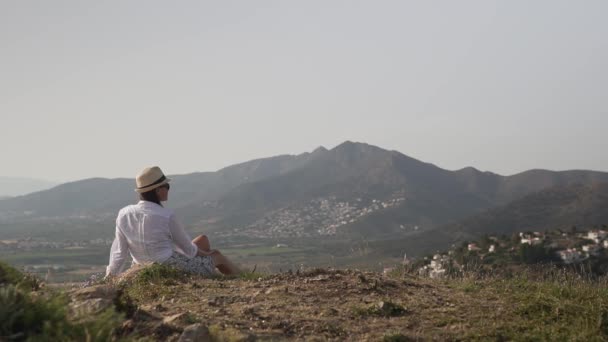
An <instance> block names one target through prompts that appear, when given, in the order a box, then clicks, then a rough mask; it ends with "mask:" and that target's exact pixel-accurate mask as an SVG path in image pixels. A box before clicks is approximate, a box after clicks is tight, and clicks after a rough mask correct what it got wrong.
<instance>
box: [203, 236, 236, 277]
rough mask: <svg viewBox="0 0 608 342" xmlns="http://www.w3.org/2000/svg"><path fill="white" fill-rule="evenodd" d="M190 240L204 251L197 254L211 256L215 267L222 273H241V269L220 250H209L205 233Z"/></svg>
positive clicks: (209, 245)
mask: <svg viewBox="0 0 608 342" xmlns="http://www.w3.org/2000/svg"><path fill="white" fill-rule="evenodd" d="M192 242H193V243H194V244H195V245H196V246H197V247H198V249H199V250H202V251H203V252H205V253H200V252H199V254H204V255H210V256H211V257H212V258H213V262H214V263H215V267H217V269H218V270H220V272H222V273H223V274H226V275H236V274H239V273H241V270H240V269H239V268H238V267H237V266H236V265H235V264H233V263H232V262H231V261H230V260H228V258H226V257H225V256H224V255H223V254H222V253H220V251H218V250H211V243H210V242H209V238H208V237H207V236H206V235H199V236H197V237H196V238H194V240H192Z"/></svg>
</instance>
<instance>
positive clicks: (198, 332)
mask: <svg viewBox="0 0 608 342" xmlns="http://www.w3.org/2000/svg"><path fill="white" fill-rule="evenodd" d="M210 341H211V336H210V335H209V328H207V327H206V326H204V325H202V324H200V323H197V324H192V325H189V326H187V327H186V329H184V332H183V333H182V334H181V336H180V337H179V340H178V342H210Z"/></svg>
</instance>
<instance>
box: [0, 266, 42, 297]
mask: <svg viewBox="0 0 608 342" xmlns="http://www.w3.org/2000/svg"><path fill="white" fill-rule="evenodd" d="M3 285H14V286H17V287H19V288H21V289H24V290H26V291H27V290H37V289H38V288H40V281H39V280H38V279H36V278H35V277H33V276H30V275H26V274H23V273H21V272H19V271H17V270H16V269H14V268H12V267H11V266H9V265H7V264H6V263H4V262H2V261H0V286H3Z"/></svg>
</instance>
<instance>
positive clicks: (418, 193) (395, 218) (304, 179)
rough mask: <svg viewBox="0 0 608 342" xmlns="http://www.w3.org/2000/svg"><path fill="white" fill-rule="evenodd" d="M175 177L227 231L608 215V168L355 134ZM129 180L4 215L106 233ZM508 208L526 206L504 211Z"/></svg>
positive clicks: (91, 182)
mask: <svg viewBox="0 0 608 342" xmlns="http://www.w3.org/2000/svg"><path fill="white" fill-rule="evenodd" d="M161 167H162V165H161ZM170 178H172V179H173V181H172V187H171V193H170V200H169V202H168V203H167V205H168V206H169V207H172V208H175V209H176V211H177V212H178V214H179V217H180V218H181V219H182V221H184V223H186V224H187V225H188V226H190V227H194V228H195V230H199V231H204V232H207V233H213V234H218V235H220V236H238V235H243V236H249V237H264V238H267V237H270V238H297V237H315V236H345V237H364V238H366V239H372V240H373V239H390V238H395V237H402V236H407V235H408V234H413V233H415V232H423V231H432V230H433V229H437V228H438V227H441V228H440V229H442V230H443V231H445V232H452V233H454V234H453V236H459V234H456V233H455V232H461V233H462V234H461V235H462V236H464V235H467V234H481V233H483V232H485V231H488V232H489V231H493V232H504V233H508V232H509V231H512V230H517V229H518V228H520V227H541V228H542V227H545V226H546V224H549V223H551V224H554V223H555V224H558V223H564V224H577V222H580V223H578V224H599V223H603V222H600V221H603V220H605V217H602V216H601V215H596V214H594V213H596V212H597V211H598V210H599V211H601V210H600V207H598V206H601V205H604V204H605V202H603V201H604V199H605V198H606V195H607V194H608V186H606V185H605V184H602V182H608V173H605V172H596V171H563V172H553V171H546V170H531V171H526V172H523V173H520V174H517V175H513V176H501V175H497V174H494V173H491V172H481V171H478V170H476V169H474V168H472V167H468V168H464V169H461V170H458V171H448V170H444V169H441V168H439V167H437V166H435V165H433V164H429V163H425V162H422V161H419V160H416V159H413V158H410V157H408V156H406V155H404V154H402V153H400V152H397V151H388V150H384V149H381V148H379V147H375V146H372V145H368V144H364V143H353V142H349V141H347V142H344V143H342V144H340V145H339V146H336V147H335V148H333V149H330V150H327V149H325V148H322V147H320V148H318V149H316V150H314V151H313V152H310V153H303V154H299V155H282V156H276V157H271V158H264V159H257V160H253V161H249V162H245V163H241V164H237V165H233V166H229V167H227V168H224V169H221V170H219V171H217V172H200V173H192V174H185V175H173V176H170ZM133 188H134V180H133V179H103V178H94V179H86V180H81V181H77V182H71V183H66V184H61V185H59V186H57V187H55V188H52V189H49V190H45V191H40V192H37V193H33V194H28V195H25V196H19V197H15V198H10V199H4V200H0V219H1V221H0V222H4V223H3V224H4V226H8V225H15V224H18V223H20V222H21V223H22V222H28V224H34V225H37V226H39V227H43V226H45V225H49V224H50V223H51V222H53V223H54V224H55V225H56V224H57V222H67V221H69V220H79V222H81V224H80V226H82V227H83V228H82V229H86V226H87V225H86V224H85V223H82V222H86V221H91V222H97V223H101V224H102V225H107V226H108V229H107V231H108V232H110V233H111V232H113V226H112V225H113V220H114V218H115V215H116V213H117V211H118V209H120V208H121V207H122V206H124V205H126V204H129V203H133V202H135V201H136V194H135V193H134V191H133ZM539 191H543V192H540V193H539ZM537 193H538V194H537ZM526 196H528V197H526ZM513 201H519V202H513ZM488 210H489V211H488ZM513 211H515V212H517V213H520V215H519V216H515V217H513V218H512V219H509V218H510V216H511V215H510V214H509V213H510V212H513ZM525 211H532V212H534V213H536V214H532V213H528V214H524V212H525ZM579 216H580V217H579ZM467 218H468V219H469V221H462V220H464V219H467ZM496 220H499V221H500V222H498V221H496ZM457 222H461V223H457ZM546 227H547V228H549V227H548V226H546ZM49 229H50V228H49ZM464 232H466V233H464ZM0 234H2V231H0Z"/></svg>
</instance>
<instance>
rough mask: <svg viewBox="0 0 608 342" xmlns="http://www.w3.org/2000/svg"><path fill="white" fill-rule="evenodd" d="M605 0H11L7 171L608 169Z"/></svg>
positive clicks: (0, 93) (1, 69)
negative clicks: (318, 163) (308, 160)
mask: <svg viewBox="0 0 608 342" xmlns="http://www.w3.org/2000/svg"><path fill="white" fill-rule="evenodd" d="M607 15H608V1H605V0H598V1H591V0H589V1H558V0H547V1H523V0H522V1H514V0H504V1H490V0H479V1H452V0H449V1H426V0H420V1H405V0H402V1H380V0H373V1H371V0H370V1H327V0H324V1H310V0H306V1H249V0H243V1H226V0H222V1H213V2H211V1H149V0H146V1H143V0H142V1H76V0H74V1H47V0H41V1H21V0H14V1H10V0H6V1H2V2H0V42H1V44H0V115H1V118H2V121H1V122H2V126H1V127H2V133H1V134H0V146H2V147H1V150H0V153H1V157H2V162H1V164H0V165H1V166H2V167H1V169H0V176H22V177H35V178H44V179H50V180H59V181H67V180H75V179H81V178H87V177H93V176H101V177H133V176H134V175H135V174H136V173H137V172H139V170H140V169H142V168H143V167H145V166H148V165H152V164H158V165H160V166H161V167H162V168H163V169H164V170H165V172H167V173H173V174H175V173H188V172H194V171H213V170H216V169H219V168H221V167H224V166H227V165H230V164H233V163H236V162H242V161H246V160H249V159H254V158H259V157H266V156H273V155H277V154H296V153H301V152H305V151H311V150H313V149H314V148H316V147H317V146H319V145H323V146H325V147H328V148H331V147H334V146H335V145H337V144H339V143H341V142H342V141H344V140H352V141H361V142H367V143H370V144H373V145H377V146H380V147H383V148H386V149H394V150H398V151H400V152H403V153H405V154H407V155H409V156H412V157H414V158H418V159H421V160H423V161H426V162H431V163H434V164H436V165H438V166H440V167H443V168H447V169H452V170H454V169H459V168H462V167H465V166H475V167H477V168H479V169H481V170H490V171H494V172H497V173H500V174H505V175H507V174H513V173H517V172H520V171H523V170H526V169H531V168H547V169H553V170H565V169H574V168H576V169H595V170H602V171H608V153H607V151H606V147H608V135H607V134H606V132H607V130H608V20H607V19H606V18H607Z"/></svg>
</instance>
